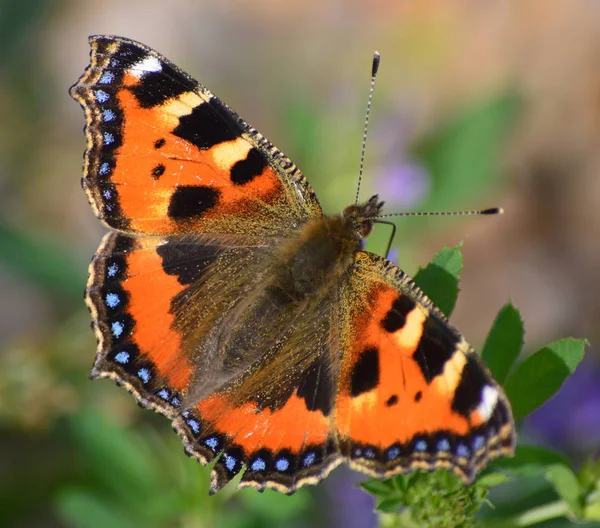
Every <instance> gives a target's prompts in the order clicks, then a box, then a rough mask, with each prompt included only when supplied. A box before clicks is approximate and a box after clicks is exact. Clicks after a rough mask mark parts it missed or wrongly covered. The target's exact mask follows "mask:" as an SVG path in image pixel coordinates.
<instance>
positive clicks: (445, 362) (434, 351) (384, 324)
mask: <svg viewBox="0 0 600 528" xmlns="http://www.w3.org/2000/svg"><path fill="white" fill-rule="evenodd" d="M341 297H342V303H341V306H342V312H343V316H342V317H343V319H344V320H343V322H342V326H341V328H342V331H341V336H342V339H343V342H342V348H343V350H344V356H343V357H344V359H343V362H342V365H341V372H340V381H339V388H338V397H337V405H336V411H335V412H336V416H335V422H336V429H337V435H338V439H339V444H340V450H341V452H342V454H343V455H344V456H345V457H346V458H347V459H348V461H349V463H350V465H351V466H352V467H354V468H356V469H359V470H361V471H364V472H367V473H369V474H371V475H373V476H376V477H388V476H391V475H394V474H397V473H401V472H406V471H410V470H412V469H423V470H433V469H436V468H449V469H452V470H453V471H454V472H455V473H456V474H458V475H459V476H460V477H461V478H462V479H463V480H465V481H466V482H471V481H472V480H473V479H474V477H475V475H476V473H477V472H478V471H479V470H480V469H481V468H482V467H483V466H484V465H485V464H486V463H487V461H488V460H490V459H492V458H495V457H498V456H501V455H508V454H512V453H513V451H514V444H515V431H514V424H513V418H512V413H511V410H510V405H509V403H508V401H507V399H506V396H505V395H504V393H503V391H502V389H501V388H500V387H499V386H498V384H497V383H496V382H495V381H494V380H493V379H492V377H491V375H490V373H489V372H488V370H487V369H486V367H485V365H484V364H483V363H482V361H481V360H480V359H479V357H478V356H477V354H476V353H475V352H474V350H473V349H472V348H471V347H470V345H469V344H468V343H467V342H466V341H465V339H464V338H463V337H462V336H461V335H460V334H459V333H458V331H457V330H456V329H454V328H453V327H452V326H451V325H450V324H449V323H448V322H447V320H446V319H445V317H444V316H443V315H442V314H441V312H440V311H439V310H438V309H437V308H436V307H435V306H434V305H433V304H432V303H431V301H430V300H429V299H428V298H427V297H426V296H425V295H424V294H423V292H421V291H420V290H419V288H418V287H417V286H416V285H415V284H414V283H413V282H412V281H411V280H410V278H409V277H408V276H407V275H405V274H404V273H403V272H402V271H401V270H400V269H399V268H398V267H396V266H394V265H393V264H392V263H390V262H389V261H387V260H385V259H383V258H381V257H378V256H376V255H373V254H371V253H367V252H359V253H357V255H356V260H355V264H354V268H353V273H352V274H350V275H349V276H348V280H347V281H346V282H345V283H344V284H343V287H342V293H341Z"/></svg>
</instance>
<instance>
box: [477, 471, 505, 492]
mask: <svg viewBox="0 0 600 528" xmlns="http://www.w3.org/2000/svg"><path fill="white" fill-rule="evenodd" d="M509 480H510V479H509V478H508V476H507V475H505V474H504V473H486V474H485V475H482V476H481V477H479V478H478V479H477V482H476V485H477V486H483V487H484V488H488V489H489V488H495V487H496V486H500V484H504V483H505V482H508V481H509Z"/></svg>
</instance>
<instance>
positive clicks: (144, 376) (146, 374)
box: [138, 367, 151, 383]
mask: <svg viewBox="0 0 600 528" xmlns="http://www.w3.org/2000/svg"><path fill="white" fill-rule="evenodd" d="M138 377H139V378H140V379H141V380H142V381H143V382H144V383H148V382H149V381H150V378H151V376H150V371H149V370H148V369H147V368H143V367H142V368H141V369H140V370H138Z"/></svg>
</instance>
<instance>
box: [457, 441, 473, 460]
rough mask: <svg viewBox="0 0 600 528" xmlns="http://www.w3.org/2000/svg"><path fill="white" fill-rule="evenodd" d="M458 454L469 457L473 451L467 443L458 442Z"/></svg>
mask: <svg viewBox="0 0 600 528" xmlns="http://www.w3.org/2000/svg"><path fill="white" fill-rule="evenodd" d="M456 454H457V455H458V456H459V457H462V458H469V455H470V454H471V451H470V450H469V448H468V447H467V446H466V445H465V444H458V447H457V448H456Z"/></svg>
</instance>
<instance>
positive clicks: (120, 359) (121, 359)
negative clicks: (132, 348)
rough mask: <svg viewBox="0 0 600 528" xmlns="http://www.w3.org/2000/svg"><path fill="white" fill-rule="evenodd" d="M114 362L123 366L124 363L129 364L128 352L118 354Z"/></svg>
mask: <svg viewBox="0 0 600 528" xmlns="http://www.w3.org/2000/svg"><path fill="white" fill-rule="evenodd" d="M115 361H116V362H117V363H121V365H125V364H126V363H129V352H119V353H118V354H117V355H116V356H115Z"/></svg>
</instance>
